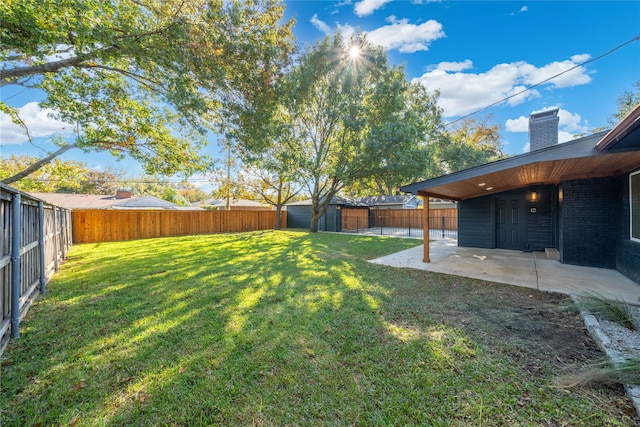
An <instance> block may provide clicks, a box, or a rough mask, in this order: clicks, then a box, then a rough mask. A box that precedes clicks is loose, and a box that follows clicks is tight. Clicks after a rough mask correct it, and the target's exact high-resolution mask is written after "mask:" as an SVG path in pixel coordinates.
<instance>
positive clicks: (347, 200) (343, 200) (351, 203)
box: [287, 196, 369, 208]
mask: <svg viewBox="0 0 640 427" xmlns="http://www.w3.org/2000/svg"><path fill="white" fill-rule="evenodd" d="M329 204H330V205H336V206H341V207H347V208H366V207H369V204H367V203H366V202H364V201H361V200H358V199H355V198H353V197H340V196H334V197H333V198H332V199H331V202H330V203H329ZM287 206H311V199H307V200H301V201H299V202H292V203H287Z"/></svg>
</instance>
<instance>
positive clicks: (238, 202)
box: [191, 199, 267, 208]
mask: <svg viewBox="0 0 640 427" xmlns="http://www.w3.org/2000/svg"><path fill="white" fill-rule="evenodd" d="M229 205H230V206H232V207H234V208H235V207H252V208H258V207H266V206H267V205H263V204H262V203H259V202H255V201H253V200H246V199H231V200H230V201H229ZM191 206H217V207H221V208H223V207H225V206H227V201H226V200H225V199H206V200H201V201H199V202H194V203H191Z"/></svg>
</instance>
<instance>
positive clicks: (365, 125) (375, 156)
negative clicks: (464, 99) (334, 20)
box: [280, 34, 439, 232]
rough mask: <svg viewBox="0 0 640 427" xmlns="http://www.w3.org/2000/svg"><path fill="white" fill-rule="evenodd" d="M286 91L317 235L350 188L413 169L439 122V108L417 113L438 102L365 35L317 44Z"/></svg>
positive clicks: (291, 143)
mask: <svg viewBox="0 0 640 427" xmlns="http://www.w3.org/2000/svg"><path fill="white" fill-rule="evenodd" d="M283 87H284V89H283V91H282V99H281V102H280V106H281V109H280V110H281V114H282V116H283V121H284V123H285V124H286V127H287V129H288V130H287V132H286V134H287V138H286V139H284V140H282V141H281V142H282V143H285V144H287V149H286V150H287V153H288V155H289V156H290V157H292V158H293V159H294V160H295V161H294V164H295V165H296V166H297V170H296V176H297V177H298V179H299V180H300V181H301V182H303V183H304V184H305V185H306V186H307V190H308V192H309V193H310V194H311V201H312V207H311V215H312V216H311V227H310V231H312V232H315V231H317V224H318V220H319V219H320V218H321V217H322V215H324V213H325V212H326V209H327V207H328V205H329V203H330V202H331V199H332V198H333V197H334V196H335V195H336V194H337V193H338V192H340V191H341V190H342V189H343V188H344V187H345V186H347V185H350V184H352V183H354V182H356V181H358V180H361V179H367V178H371V177H374V176H379V175H380V174H381V173H390V174H391V173H392V172H391V170H392V169H393V171H396V172H397V171H398V170H400V169H401V168H402V167H403V166H404V167H406V168H408V169H409V168H411V167H412V166H411V164H412V162H413V161H414V159H413V158H412V157H411V155H405V153H408V152H414V153H416V154H417V152H420V153H422V147H423V146H422V144H423V143H424V142H425V141H426V138H427V137H428V134H429V132H428V129H429V128H430V127H431V125H430V124H428V123H430V121H431V119H433V121H434V122H438V121H439V117H432V118H429V119H427V118H425V117H424V116H423V114H432V113H433V112H436V111H437V109H429V108H427V109H426V110H423V109H413V108H412V107H414V106H416V104H424V105H427V104H429V103H430V100H431V98H429V97H426V96H425V95H426V93H425V92H420V91H418V90H417V88H412V87H411V86H410V85H409V84H408V83H407V81H406V77H405V75H404V72H403V69H402V67H394V66H391V65H389V63H388V60H387V57H386V54H385V53H384V51H383V50H382V49H381V48H378V47H375V46H372V45H370V44H369V43H368V42H367V41H366V39H365V38H364V37H362V36H361V35H356V36H354V37H352V38H351V39H349V40H344V39H343V38H342V37H341V36H340V34H337V35H335V36H334V37H333V38H326V39H325V40H324V41H322V42H320V43H318V44H316V45H315V46H314V47H312V48H311V49H309V50H308V51H307V52H305V53H304V54H303V55H301V57H300V60H299V62H298V63H297V64H296V65H295V66H294V67H293V68H292V70H290V72H288V73H287V75H286V76H285V77H284V78H283ZM433 127H436V128H437V127H438V126H437V125H436V124H434V125H433ZM416 150H417V151H416ZM395 153H398V155H397V156H394V154H395ZM385 159H386V161H385ZM412 170H413V169H412Z"/></svg>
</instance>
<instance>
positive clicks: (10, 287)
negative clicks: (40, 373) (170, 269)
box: [0, 184, 71, 353]
mask: <svg viewBox="0 0 640 427" xmlns="http://www.w3.org/2000/svg"><path fill="white" fill-rule="evenodd" d="M0 221H2V238H1V239H0V308H1V310H2V323H1V324H0V353H1V352H2V351H3V350H4V348H5V347H6V345H7V343H8V342H9V338H10V337H11V338H18V337H19V336H20V320H21V319H22V318H23V317H24V316H25V315H26V313H27V310H28V309H29V307H30V306H31V303H32V301H33V300H34V299H35V298H36V297H37V296H38V294H39V293H41V292H44V291H45V288H46V284H47V283H48V281H49V279H50V278H51V276H52V275H53V273H54V272H55V271H57V270H58V267H59V265H60V262H61V260H62V259H64V258H65V256H66V253H67V251H68V250H69V248H70V246H71V231H70V230H71V213H70V211H69V210H66V209H62V208H59V207H56V206H52V205H49V204H47V203H44V202H42V201H40V200H38V199H35V198H33V197H31V196H29V195H28V194H25V193H21V192H20V191H18V190H16V189H14V188H11V187H8V186H6V185H4V184H0Z"/></svg>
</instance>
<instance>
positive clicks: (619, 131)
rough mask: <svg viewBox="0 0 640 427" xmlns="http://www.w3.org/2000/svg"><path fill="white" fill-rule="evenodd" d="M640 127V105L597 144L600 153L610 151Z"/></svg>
mask: <svg viewBox="0 0 640 427" xmlns="http://www.w3.org/2000/svg"><path fill="white" fill-rule="evenodd" d="M639 126H640V104H638V106H637V107H636V108H634V109H633V110H632V111H631V112H630V113H629V114H627V116H626V117H625V118H624V119H622V120H621V121H620V123H618V124H617V125H616V126H615V127H614V128H613V129H611V130H610V131H609V133H607V134H606V135H605V136H604V137H603V138H602V139H601V140H600V142H598V143H597V144H596V147H595V149H596V150H598V151H605V150H609V149H610V148H612V147H614V146H615V145H616V144H617V143H618V142H620V141H621V140H623V139H624V138H625V137H626V136H627V135H629V134H630V133H631V132H633V131H634V130H635V129H636V128H638V127H639Z"/></svg>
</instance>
